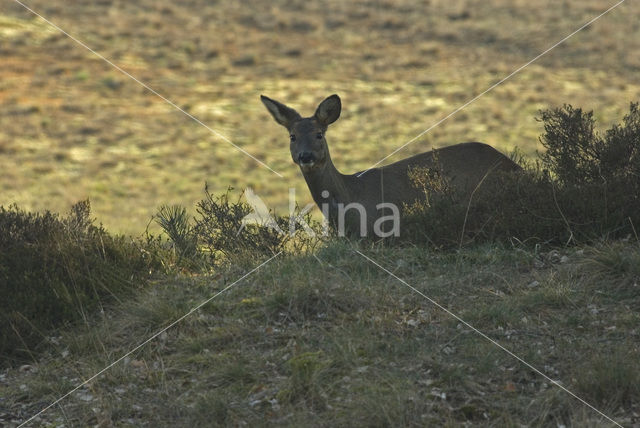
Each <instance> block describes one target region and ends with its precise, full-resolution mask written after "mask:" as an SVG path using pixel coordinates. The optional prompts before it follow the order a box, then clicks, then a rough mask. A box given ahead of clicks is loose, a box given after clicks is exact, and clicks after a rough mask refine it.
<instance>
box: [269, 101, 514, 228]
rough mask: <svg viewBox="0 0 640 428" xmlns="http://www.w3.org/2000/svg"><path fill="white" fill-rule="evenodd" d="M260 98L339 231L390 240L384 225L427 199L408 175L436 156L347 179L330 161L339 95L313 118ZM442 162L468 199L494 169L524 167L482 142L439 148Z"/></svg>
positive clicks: (317, 200) (412, 159)
mask: <svg viewBox="0 0 640 428" xmlns="http://www.w3.org/2000/svg"><path fill="white" fill-rule="evenodd" d="M261 99H262V102H263V103H264V104H265V106H266V107H267V109H268V110H269V112H270V113H271V115H272V116H273V117H274V119H275V120H276V121H277V122H278V123H279V124H281V125H282V126H284V127H285V128H287V130H288V131H289V134H290V139H291V142H290V149H291V156H292V158H293V161H294V162H295V163H297V164H298V165H299V166H300V169H301V170H302V174H303V176H304V178H305V180H306V182H307V185H308V187H309V190H310V191H311V196H312V197H313V200H314V201H315V203H316V204H317V205H318V207H319V208H320V209H321V210H322V212H323V215H324V216H325V217H327V220H328V221H329V223H330V224H331V225H332V226H333V227H334V228H338V230H339V231H340V228H343V230H345V231H346V233H349V234H359V235H360V236H364V235H367V236H371V235H377V236H380V235H381V234H383V235H384V236H389V230H390V228H389V226H393V225H392V224H386V225H383V224H382V223H383V221H387V223H389V222H391V221H393V219H392V217H393V216H397V215H399V214H400V213H401V211H402V209H403V208H404V207H405V206H406V205H410V204H412V203H413V202H415V201H418V200H421V199H424V198H425V194H424V191H423V190H422V189H418V188H416V187H415V186H414V184H413V183H412V182H411V179H410V178H409V171H410V169H411V168H416V167H426V168H432V167H435V166H436V165H435V161H434V152H433V151H430V152H426V153H420V154H418V155H415V156H412V157H409V158H406V159H403V160H400V161H398V162H395V163H392V164H390V165H386V166H383V167H380V168H372V169H370V170H367V171H364V172H363V173H356V174H352V175H345V174H342V173H340V172H339V171H338V170H337V169H336V167H335V166H334V164H333V162H332V161H331V156H330V154H329V150H328V147H327V142H326V139H325V132H326V130H327V127H328V126H329V125H330V124H331V123H333V122H334V121H335V120H337V119H338V117H339V116H340V111H341V103H340V98H339V97H338V96H337V95H332V96H330V97H328V98H327V99H325V100H324V101H323V102H322V103H321V104H320V105H319V106H318V108H317V110H316V112H315V114H314V115H313V116H312V117H309V118H303V117H301V116H300V115H299V114H298V113H297V112H296V111H295V110H293V109H291V108H289V107H287V106H285V105H284V104H281V103H279V102H277V101H274V100H271V99H270V98H267V97H265V96H262V97H261ZM437 163H438V167H439V168H441V170H442V172H443V174H444V175H445V176H446V177H447V179H448V180H449V181H450V183H451V184H452V186H454V188H455V189H456V190H457V191H459V192H462V193H463V194H465V195H466V194H471V192H472V191H473V190H474V188H475V187H476V186H477V185H478V183H480V181H481V180H482V178H483V177H484V176H485V175H486V174H488V173H490V172H491V171H493V170H514V171H515V170H518V169H519V168H520V167H519V166H518V165H517V164H515V163H514V162H513V161H511V160H510V159H509V158H507V157H506V156H505V155H503V154H502V153H500V152H498V151H497V150H495V149H494V148H492V147H491V146H489V145H486V144H483V143H461V144H456V145H453V146H448V147H444V148H442V149H438V150H437ZM363 216H364V221H362V220H363ZM385 228H386V229H385ZM394 232H395V231H394Z"/></svg>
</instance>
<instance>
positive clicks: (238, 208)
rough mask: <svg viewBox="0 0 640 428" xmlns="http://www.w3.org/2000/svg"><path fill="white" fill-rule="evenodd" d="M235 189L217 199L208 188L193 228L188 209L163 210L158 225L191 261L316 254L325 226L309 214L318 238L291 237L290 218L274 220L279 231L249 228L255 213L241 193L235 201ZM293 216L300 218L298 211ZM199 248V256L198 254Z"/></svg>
mask: <svg viewBox="0 0 640 428" xmlns="http://www.w3.org/2000/svg"><path fill="white" fill-rule="evenodd" d="M232 191H233V189H231V188H229V189H228V190H227V192H226V193H224V194H222V195H219V196H214V195H212V194H211V193H210V192H209V190H208V188H206V187H205V198H204V199H203V200H201V201H200V202H199V203H198V204H197V215H196V217H195V219H194V224H193V226H191V225H189V222H188V219H187V216H186V211H185V210H184V208H180V207H172V208H167V207H163V208H161V210H160V212H159V213H158V215H157V219H158V222H159V223H160V225H161V226H162V228H163V229H164V230H165V232H166V233H167V235H169V237H170V239H171V240H172V241H173V242H174V244H175V246H176V248H177V249H179V251H180V253H181V254H183V255H185V256H188V257H194V256H196V257H204V258H205V259H208V260H209V261H210V262H211V263H212V264H219V263H228V262H229V261H232V260H240V259H243V258H249V259H255V258H256V257H261V256H269V257H270V256H272V255H274V254H277V253H279V252H284V253H292V254H293V253H295V254H300V253H303V252H305V251H309V250H312V249H313V248H315V246H316V245H317V244H318V243H319V242H320V238H319V236H320V233H321V232H320V231H321V225H320V224H319V223H318V222H317V221H314V220H312V219H311V215H310V214H308V213H306V214H304V215H303V216H302V217H303V219H304V221H306V223H307V224H309V225H310V227H311V228H312V229H313V230H314V231H315V236H312V235H309V234H307V233H305V232H304V231H302V230H299V231H296V232H294V233H290V232H289V230H290V227H289V226H290V221H291V218H290V216H275V215H274V216H273V217H274V218H275V223H276V224H277V226H278V229H279V230H278V229H276V228H273V227H265V226H264V225H259V224H250V223H249V224H245V223H243V219H244V218H245V217H246V216H247V215H248V214H250V213H251V212H252V210H253V209H252V208H251V206H250V205H249V204H247V203H245V202H243V201H242V196H243V193H240V194H239V195H238V197H237V199H236V201H235V202H234V201H231V200H230V199H231V196H232ZM292 215H293V216H300V215H301V214H300V210H299V209H296V211H295V212H294V213H292ZM196 248H197V250H198V251H197V252H198V253H199V255H198V254H196V251H195V250H196Z"/></svg>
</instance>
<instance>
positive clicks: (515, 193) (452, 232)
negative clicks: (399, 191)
mask: <svg viewBox="0 0 640 428" xmlns="http://www.w3.org/2000/svg"><path fill="white" fill-rule="evenodd" d="M540 120H541V121H542V122H543V123H544V133H543V135H542V136H541V137H540V141H541V143H542V144H543V146H544V147H545V148H546V151H545V152H544V153H542V154H541V155H540V156H539V159H538V160H537V161H536V162H531V163H526V162H524V161H523V160H522V159H520V160H519V161H518V162H519V163H520V165H521V166H522V167H523V171H522V172H520V173H515V174H514V173H505V172H494V173H492V174H490V175H488V176H487V177H486V178H485V180H484V181H483V182H482V183H481V185H480V186H479V187H478V188H477V189H476V191H475V192H474V193H473V194H472V195H471V198H469V197H463V196H461V195H459V194H456V193H455V192H454V191H453V190H452V189H451V187H450V186H448V185H447V183H446V178H444V176H443V175H442V174H440V173H439V172H438V168H439V167H438V166H437V165H436V166H435V167H433V168H427V171H421V170H416V171H414V172H413V174H414V176H413V177H412V178H413V181H414V183H415V185H416V186H417V187H418V188H421V189H429V190H428V194H427V197H426V198H425V200H424V201H422V202H418V203H415V204H413V205H412V206H410V207H409V210H408V213H409V215H408V216H407V218H406V219H405V222H404V224H403V230H402V238H401V239H400V242H411V243H413V244H427V245H430V246H434V247H439V248H447V247H460V246H462V245H466V244H469V243H472V242H473V243H477V242H485V241H508V240H512V241H513V240H517V241H521V242H532V243H536V244H538V243H546V244H553V245H558V244H568V243H576V242H581V243H589V242H593V241H595V240H599V239H606V238H625V237H627V236H634V235H635V233H636V230H635V228H636V226H637V225H640V111H639V109H638V104H636V103H632V104H631V107H630V112H629V114H628V115H627V116H625V118H624V121H623V124H621V125H615V126H613V127H612V128H611V129H609V130H608V131H606V132H605V133H604V135H600V134H598V133H597V132H596V131H595V129H594V128H595V127H594V120H593V113H592V112H588V113H585V112H583V111H582V110H580V109H574V108H573V107H571V106H570V105H565V106H564V107H562V108H557V109H553V110H546V111H543V112H541V119H540ZM425 183H426V185H425ZM425 191H426V190H425ZM636 239H637V236H636Z"/></svg>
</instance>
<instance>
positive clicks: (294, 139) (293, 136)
mask: <svg viewBox="0 0 640 428" xmlns="http://www.w3.org/2000/svg"><path fill="white" fill-rule="evenodd" d="M289 138H290V139H291V142H292V143H293V142H295V141H296V136H295V135H293V134H291V135H289Z"/></svg>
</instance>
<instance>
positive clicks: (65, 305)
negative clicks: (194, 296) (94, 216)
mask: <svg viewBox="0 0 640 428" xmlns="http://www.w3.org/2000/svg"><path fill="white" fill-rule="evenodd" d="M160 267H161V264H160V262H159V258H158V257H157V254H156V253H155V251H154V250H153V249H152V245H150V244H149V243H142V242H135V241H133V240H131V239H129V238H125V237H121V236H117V237H114V236H111V235H109V234H108V233H107V232H106V231H105V230H104V229H103V228H102V227H101V226H100V227H97V226H94V225H93V221H92V220H91V218H90V205H89V202H88V201H84V202H80V203H78V204H76V205H74V206H73V208H72V210H71V213H70V214H69V215H68V216H67V217H65V218H61V217H60V216H58V215H57V214H52V213H50V212H48V211H47V212H44V213H29V212H25V211H23V210H21V209H19V208H17V207H15V206H11V207H9V208H8V209H6V208H4V207H0V293H1V294H2V296H3V298H2V299H0V318H1V324H0V355H2V358H1V359H0V364H2V365H4V364H11V363H14V362H20V361H24V360H26V359H31V358H33V357H34V356H35V354H36V353H37V351H38V349H39V346H38V345H39V344H40V343H42V342H43V341H44V340H46V337H47V336H48V335H50V334H51V331H52V329H53V328H55V327H58V326H60V325H62V324H64V323H68V322H73V321H77V320H81V319H87V318H88V317H90V316H91V314H92V313H94V312H95V311H96V309H99V308H101V307H102V305H103V304H104V303H105V302H108V301H110V300H111V299H117V298H118V297H122V296H126V295H127V293H128V292H129V291H131V290H132V289H135V288H140V287H142V286H144V284H145V283H146V280H147V278H148V277H149V275H150V273H152V272H153V271H154V270H156V269H158V268H160Z"/></svg>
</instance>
